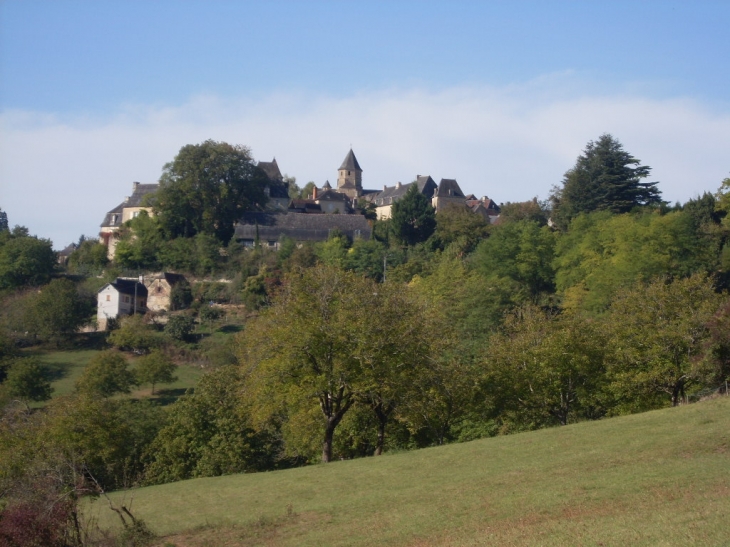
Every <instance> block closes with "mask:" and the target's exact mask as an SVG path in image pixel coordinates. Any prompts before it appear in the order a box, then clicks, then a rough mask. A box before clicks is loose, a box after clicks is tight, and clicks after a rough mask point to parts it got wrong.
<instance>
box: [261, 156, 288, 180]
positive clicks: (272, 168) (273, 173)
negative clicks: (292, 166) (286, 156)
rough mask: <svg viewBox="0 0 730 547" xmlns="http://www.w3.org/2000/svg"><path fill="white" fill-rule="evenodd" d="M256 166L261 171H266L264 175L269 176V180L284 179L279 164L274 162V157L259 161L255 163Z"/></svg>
mask: <svg viewBox="0 0 730 547" xmlns="http://www.w3.org/2000/svg"><path fill="white" fill-rule="evenodd" d="M256 166H257V167H260V168H261V169H262V170H263V172H264V173H266V176H267V177H269V180H272V181H273V180H278V181H283V180H284V177H283V176H282V174H281V171H280V170H279V164H278V163H276V158H274V159H273V160H272V161H260V162H258V163H257V164H256Z"/></svg>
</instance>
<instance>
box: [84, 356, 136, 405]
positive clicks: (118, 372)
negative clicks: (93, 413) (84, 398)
mask: <svg viewBox="0 0 730 547" xmlns="http://www.w3.org/2000/svg"><path fill="white" fill-rule="evenodd" d="M135 385H137V379H136V378H135V377H134V374H133V373H132V372H131V371H130V370H129V364H128V363H127V360H126V359H125V358H124V356H123V355H122V354H120V353H117V352H116V351H113V350H107V351H102V352H101V353H99V354H97V355H95V356H94V357H92V358H91V359H90V360H89V364H88V365H87V366H86V368H85V369H84V372H83V374H82V375H81V377H80V378H79V380H78V381H77V382H76V389H77V390H78V391H79V392H81V393H86V394H91V395H98V396H101V397H111V396H112V395H114V394H116V393H129V392H130V391H131V388H132V386H135Z"/></svg>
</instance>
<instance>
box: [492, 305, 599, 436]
mask: <svg viewBox="0 0 730 547" xmlns="http://www.w3.org/2000/svg"><path fill="white" fill-rule="evenodd" d="M604 338H605V337H604V336H603V335H602V333H601V330H600V329H597V328H596V327H595V325H594V324H593V323H591V322H590V321H586V320H585V319H584V318H582V317H579V316H575V315H571V314H563V315H555V314H554V313H551V312H545V311H544V310H541V309H540V308H538V307H537V306H534V305H532V304H529V305H525V306H523V307H521V308H519V309H517V310H515V311H514V312H512V313H511V314H509V315H508V316H507V318H506V319H505V323H504V326H503V328H502V329H501V330H500V331H499V332H496V333H495V334H493V335H492V337H491V338H490V339H489V343H488V344H487V347H488V348H489V349H488V350H487V351H486V352H485V357H484V360H485V367H486V369H487V374H486V377H485V379H484V383H485V386H486V387H485V388H483V391H484V393H485V395H486V397H487V398H488V399H490V400H491V404H492V406H493V407H494V408H495V409H496V410H497V412H498V413H499V417H500V419H501V421H502V422H505V423H508V424H509V422H514V423H513V424H511V425H512V426H513V427H514V426H516V427H517V428H518V429H521V428H527V429H532V428H535V427H545V426H549V425H567V424H568V423H570V422H572V421H577V420H579V419H587V418H598V417H601V416H602V415H604V414H605V412H606V411H607V408H606V406H605V405H604V404H603V402H602V394H603V386H604V385H605V383H606V374H605V358H604V354H605V341H604Z"/></svg>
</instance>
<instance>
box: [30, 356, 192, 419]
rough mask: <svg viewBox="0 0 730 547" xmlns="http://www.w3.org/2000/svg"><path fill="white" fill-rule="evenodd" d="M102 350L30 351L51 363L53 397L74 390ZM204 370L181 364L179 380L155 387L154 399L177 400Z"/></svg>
mask: <svg viewBox="0 0 730 547" xmlns="http://www.w3.org/2000/svg"><path fill="white" fill-rule="evenodd" d="M97 353H99V350H96V349H82V350H64V351H60V350H59V351H44V350H33V351H29V352H28V354H29V355H33V356H35V357H37V358H38V359H40V361H41V362H42V363H44V364H45V365H47V366H48V369H49V371H50V374H51V379H52V381H51V387H52V388H53V397H60V396H62V395H69V394H70V393H72V392H73V390H74V387H75V385H76V381H77V380H78V379H79V377H80V376H81V374H82V373H83V371H84V368H85V367H86V365H88V364H89V360H90V359H91V358H92V357H93V356H94V355H96V354H97ZM128 359H129V362H130V368H132V369H134V364H135V359H134V358H129V357H128ZM203 373H204V371H203V370H202V369H201V368H199V367H196V366H192V365H180V366H179V367H178V368H177V370H176V371H175V376H177V381H176V382H173V383H171V384H160V385H156V386H155V399H157V400H159V401H160V402H161V403H163V404H165V403H168V402H171V401H174V400H175V399H176V398H177V397H179V396H180V395H182V394H184V393H185V391H186V390H187V389H189V388H192V387H195V385H196V384H197V383H198V380H199V379H200V377H201V376H202V375H203ZM150 392H151V388H150V386H149V385H144V386H141V387H140V388H139V389H138V390H136V391H135V392H133V393H132V396H133V397H136V398H142V397H145V398H149V397H150ZM44 404H45V403H36V404H34V405H32V406H34V407H38V406H43V405H44Z"/></svg>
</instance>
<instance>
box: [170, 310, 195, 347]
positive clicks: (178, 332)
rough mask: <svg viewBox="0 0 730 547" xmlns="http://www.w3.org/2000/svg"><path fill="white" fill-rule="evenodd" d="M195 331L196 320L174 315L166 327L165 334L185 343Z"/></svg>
mask: <svg viewBox="0 0 730 547" xmlns="http://www.w3.org/2000/svg"><path fill="white" fill-rule="evenodd" d="M194 330H195V319H193V318H192V317H190V316H189V315H173V316H171V317H170V319H168V321H167V325H165V334H167V335H168V336H170V337H171V338H174V339H175V340H181V341H183V342H185V341H187V340H189V339H190V337H191V335H192V334H193V331H194Z"/></svg>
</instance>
